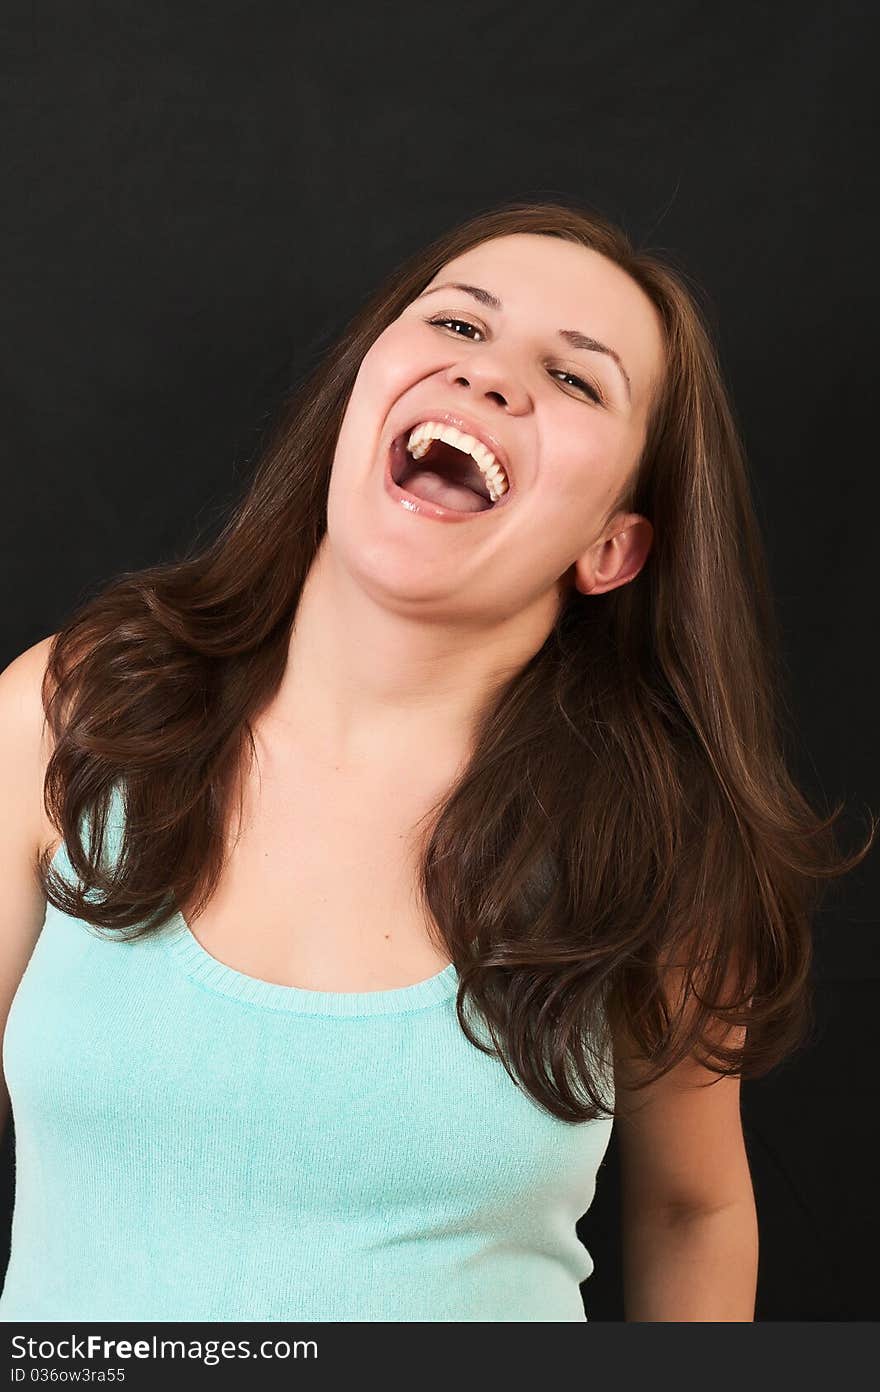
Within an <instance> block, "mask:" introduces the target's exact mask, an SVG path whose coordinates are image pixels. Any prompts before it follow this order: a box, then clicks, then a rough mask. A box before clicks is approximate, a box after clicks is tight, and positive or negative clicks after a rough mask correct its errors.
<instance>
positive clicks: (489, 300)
mask: <svg viewBox="0 0 880 1392" xmlns="http://www.w3.org/2000/svg"><path fill="white" fill-rule="evenodd" d="M435 290H463V291H464V293H465V294H466V295H472V296H473V298H474V299H475V300H479V302H480V304H482V305H486V307H487V308H488V309H498V310H502V309H503V308H504V306H503V304H502V303H501V301H500V300H499V298H498V296H497V295H493V294H492V293H491V291H489V290H483V289H482V288H481V287H480V286H479V285H464V284H463V283H462V282H461V281H458V280H448V281H444V283H443V284H442V285H431V286H429V287H428V289H427V290H423V291H422V293H421V295H417V296H416V299H417V300H421V299H422V298H423V297H424V296H425V295H433V293H434V291H435ZM557 332H558V334H559V337H560V338H564V339H565V341H566V343H570V344H571V346H572V348H582V349H583V350H584V351H585V352H587V353H605V354H606V355H607V356H608V357H609V358H611V360H612V361H613V362H614V363H615V364H616V365H617V368H618V370H619V372H620V374H621V376H622V377H623V380H624V382H625V383H626V395H627V400H628V401H629V403H630V405H632V383H631V382H630V380H629V373H628V372H627V370H626V368H625V367H624V365H623V362H622V360H621V357H620V354H619V353H616V352H615V351H614V349H613V348H609V347H608V345H607V343H600V342H599V340H598V339H597V338H591V337H590V336H589V334H584V333H581V332H580V330H579V329H559V330H557Z"/></svg>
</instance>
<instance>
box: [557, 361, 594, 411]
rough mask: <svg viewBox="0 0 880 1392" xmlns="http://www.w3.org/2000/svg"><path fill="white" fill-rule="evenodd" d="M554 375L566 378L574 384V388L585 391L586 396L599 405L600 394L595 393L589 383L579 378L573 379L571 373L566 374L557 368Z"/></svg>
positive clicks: (562, 369) (563, 369)
mask: <svg viewBox="0 0 880 1392" xmlns="http://www.w3.org/2000/svg"><path fill="white" fill-rule="evenodd" d="M555 375H556V376H558V377H568V378H569V380H570V381H572V382H574V384H575V386H576V387H579V388H580V390H581V391H585V392H586V393H587V395H588V396H591V397H592V398H593V400H594V401H596V402H598V403H599V404H600V405H601V403H602V397H601V394H600V393H599V392H597V391H596V388H595V387H593V386H591V385H590V383H589V382H584V381H582V380H581V378H580V377H575V375H574V373H573V372H566V370H565V368H559V369H558V371H557V372H556V374H555Z"/></svg>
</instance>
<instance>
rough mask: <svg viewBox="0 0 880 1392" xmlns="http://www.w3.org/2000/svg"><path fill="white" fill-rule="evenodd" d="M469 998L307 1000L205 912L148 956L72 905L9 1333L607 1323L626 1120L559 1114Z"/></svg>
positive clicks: (25, 1096) (33, 1022)
mask: <svg viewBox="0 0 880 1392" xmlns="http://www.w3.org/2000/svg"><path fill="white" fill-rule="evenodd" d="M114 805H115V807H116V809H117V813H113V809H112V808H111V817H110V818H108V828H107V830H108V834H109V840H110V844H111V847H112V845H113V844H114V843H115V844H116V845H117V846H118V841H119V825H120V824H119V816H118V809H119V807H120V805H121V802H120V799H119V798H118V795H117V790H114ZM52 863H53V866H54V867H55V869H56V870H57V871H59V873H61V874H62V875H63V876H64V877H65V879H67V880H68V883H73V882H74V881H73V875H74V872H73V870H72V867H71V864H70V861H69V860H68V858H67V854H66V850H65V846H64V844H63V843H62V845H61V846H60V847H59V849H58V851H57V852H56V855H55V858H54V860H53V862H52ZM254 912H255V914H258V913H259V905H256V906H255V910H254ZM457 983H458V975H457V971H456V968H455V965H454V964H450V965H449V966H447V967H446V968H444V969H443V970H442V971H440V972H438V973H437V974H436V975H435V976H432V977H429V978H428V979H427V980H424V981H420V982H418V983H416V984H415V985H412V986H404V987H400V988H394V989H390V990H384V991H365V992H360V991H355V992H349V991H346V992H335V991H319V990H310V989H305V988H300V987H294V986H281V985H278V984H275V983H271V982H267V981H262V980H259V979H257V978H255V977H251V976H248V975H245V974H244V973H242V972H239V971H237V970H235V969H233V968H232V967H229V966H226V965H225V964H224V963H221V962H220V961H218V960H217V959H216V958H214V957H213V956H211V955H210V954H209V953H208V952H207V951H206V950H205V949H204V948H203V947H202V946H201V944H200V943H199V942H198V940H197V939H196V938H195V936H194V935H193V933H192V932H191V930H190V929H189V927H188V926H187V924H186V923H185V921H184V920H183V918H182V917H181V915H180V914H179V913H175V914H174V915H173V916H171V917H169V918H168V919H167V920H166V921H165V923H164V925H163V926H162V927H161V928H160V929H158V930H156V931H154V932H151V933H147V934H146V935H145V936H144V937H142V938H140V939H137V940H134V941H126V940H125V939H124V938H122V939H121V938H120V937H119V936H118V933H117V934H114V935H113V936H111V935H110V932H109V931H108V932H107V934H106V935H105V936H101V930H98V929H95V928H93V927H92V926H91V925H89V924H88V923H87V922H85V921H84V920H82V919H74V918H71V917H69V916H67V915H65V914H62V913H60V912H59V911H58V910H57V909H56V908H55V907H54V906H53V905H51V904H47V910H46V916H45V920H44V923H43V927H42V931H41V933H40V936H39V938H38V939H37V943H36V946H35V948H34V950H33V952H32V954H31V957H30V960H29V962H28V965H27V968H26V970H25V972H24V974H23V976H22V979H21V981H20V984H19V987H18V990H17V992H16V994H15V997H14V999H13V1002H12V1006H11V1009H10V1013H9V1018H8V1023H7V1027H6V1033H5V1038H4V1041H3V1066H4V1069H5V1074H6V1080H7V1085H8V1088H9V1094H10V1098H11V1102H12V1112H13V1118H14V1124H15V1206H14V1211H13V1219H12V1238H11V1255H10V1260H9V1265H8V1269H7V1272H6V1278H5V1283H4V1286H3V1291H2V1295H0V1319H2V1320H3V1321H19V1320H61V1321H70V1320H118V1321H136V1320H169V1321H170V1320H217V1321H227V1320H228V1321H236V1320H273V1321H275V1320H277V1321H329V1320H336V1321H344V1320H351V1321H386V1320H387V1321H401V1320H412V1321H436V1320H452V1321H465V1320H474V1321H489V1320H506V1321H525V1322H531V1321H583V1320H585V1319H586V1318H587V1316H586V1314H585V1310H584V1302H583V1299H582V1296H581V1290H580V1283H581V1282H583V1281H585V1280H586V1279H587V1277H588V1276H589V1275H590V1274H591V1273H592V1270H593V1261H592V1258H591V1257H590V1255H589V1253H588V1251H587V1250H586V1248H585V1247H584V1246H583V1244H582V1242H581V1241H580V1239H579V1237H578V1235H577V1233H576V1231H575V1225H576V1223H577V1222H578V1220H579V1218H581V1216H582V1215H583V1214H585V1213H586V1211H587V1209H588V1208H589V1206H590V1203H591V1201H592V1198H593V1194H594V1190H595V1182H596V1175H597V1171H598V1168H599V1166H600V1164H601V1162H602V1160H603V1158H604V1156H605V1152H606V1149H607V1146H608V1142H609V1139H610V1135H611V1128H612V1125H613V1116H608V1117H607V1118H600V1119H598V1120H596V1121H590V1122H581V1123H571V1122H565V1121H562V1120H560V1119H559V1118H557V1117H553V1116H551V1115H550V1114H549V1113H547V1112H545V1111H544V1110H543V1109H542V1108H540V1107H539V1106H538V1104H537V1103H536V1102H535V1101H534V1100H533V1099H532V1098H531V1097H530V1096H529V1095H528V1094H526V1093H525V1091H524V1090H523V1089H522V1088H520V1087H519V1086H518V1085H517V1084H515V1083H514V1081H513V1080H512V1079H511V1077H510V1076H509V1074H508V1073H507V1072H506V1070H505V1068H504V1066H503V1064H502V1063H501V1061H500V1060H499V1059H497V1058H495V1057H491V1056H489V1055H487V1054H484V1053H482V1052H481V1051H480V1050H479V1049H477V1048H475V1047H474V1045H472V1044H471V1043H470V1041H469V1040H468V1039H467V1038H466V1037H465V1035H464V1033H463V1032H462V1030H461V1027H460V1025H459V1022H458V1020H457V1018H456V1014H455V993H456V987H457ZM469 1018H470V1017H469ZM476 1028H477V1030H478V1038H483V1039H484V1040H488V1032H486V1033H485V1034H482V1033H480V1032H479V1026H478V1025H477V1026H476ZM600 1077H601V1078H602V1079H603V1085H604V1088H605V1092H604V1096H605V1097H606V1099H607V1098H611V1099H612V1101H611V1106H612V1107H613V1097H614V1087H613V1065H612V1064H611V1062H610V1061H609V1060H607V1059H606V1060H604V1063H603V1065H602V1068H601V1071H600Z"/></svg>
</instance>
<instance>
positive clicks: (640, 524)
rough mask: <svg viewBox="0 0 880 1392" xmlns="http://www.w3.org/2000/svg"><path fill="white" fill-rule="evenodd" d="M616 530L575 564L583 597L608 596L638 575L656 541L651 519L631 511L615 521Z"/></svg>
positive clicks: (578, 585) (597, 543) (577, 587)
mask: <svg viewBox="0 0 880 1392" xmlns="http://www.w3.org/2000/svg"><path fill="white" fill-rule="evenodd" d="M613 525H614V531H613V533H612V534H611V535H610V536H605V537H604V538H603V539H602V540H600V541H597V542H596V543H595V545H594V546H591V547H590V549H589V551H585V552H584V554H583V556H581V557H579V559H578V560H577V561H575V564H574V584H575V588H576V589H578V590H580V592H581V594H604V593H605V592H606V591H607V590H614V589H616V588H617V587H618V586H619V585H625V584H626V583H627V581H628V580H634V579H635V577H636V576H637V575H638V573H639V571H640V570H641V569H642V566H643V565H644V564H645V561H646V560H647V559H648V554H649V552H650V550H651V545H652V543H653V540H654V528H653V527H652V525H651V523H650V522H649V521H648V519H647V517H642V516H640V514H639V513H636V512H630V513H626V514H624V515H623V516H622V517H619V518H616V519H615V521H614V524H613Z"/></svg>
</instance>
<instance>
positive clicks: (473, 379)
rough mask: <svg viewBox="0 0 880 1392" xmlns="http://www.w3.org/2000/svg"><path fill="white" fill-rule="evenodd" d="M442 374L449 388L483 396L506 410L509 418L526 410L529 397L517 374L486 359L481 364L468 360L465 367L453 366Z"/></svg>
mask: <svg viewBox="0 0 880 1392" xmlns="http://www.w3.org/2000/svg"><path fill="white" fill-rule="evenodd" d="M445 375H446V380H447V382H449V384H450V385H451V386H456V387H459V386H460V387H467V388H469V389H470V390H472V391H473V392H475V393H476V394H477V395H478V396H486V397H488V398H489V399H490V400H492V401H495V402H497V404H498V405H499V406H503V407H506V408H507V410H508V412H509V413H510V414H512V415H521V414H522V413H523V412H525V411H527V410H528V409H529V404H530V398H529V394H528V392H527V391H526V389H525V387H523V386H522V385H521V384H520V383H519V382H518V381H517V378H516V374H515V373H513V372H511V371H509V370H508V369H506V368H504V367H503V366H502V365H501V363H499V362H497V361H495V360H494V359H492V358H490V357H488V356H486V357H484V358H483V359H481V361H480V362H477V361H476V360H475V359H474V358H473V357H469V358H468V361H467V363H466V364H463V363H461V362H458V363H453V364H452V365H451V366H450V367H448V368H447V370H446V374H445Z"/></svg>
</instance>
